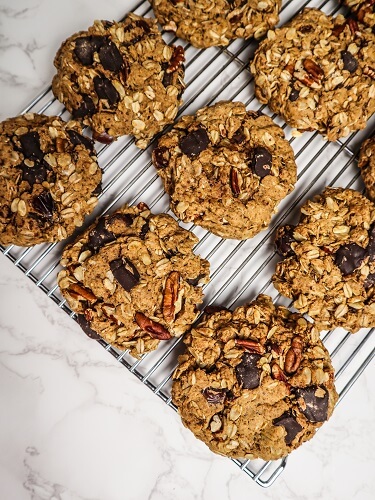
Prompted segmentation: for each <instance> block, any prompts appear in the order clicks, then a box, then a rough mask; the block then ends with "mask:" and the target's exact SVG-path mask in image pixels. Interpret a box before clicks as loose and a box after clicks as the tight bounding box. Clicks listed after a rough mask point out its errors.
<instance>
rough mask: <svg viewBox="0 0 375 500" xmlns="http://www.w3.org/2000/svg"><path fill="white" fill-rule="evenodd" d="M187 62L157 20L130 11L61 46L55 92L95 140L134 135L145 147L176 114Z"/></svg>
mask: <svg viewBox="0 0 375 500" xmlns="http://www.w3.org/2000/svg"><path fill="white" fill-rule="evenodd" d="M184 59H185V58H184V49H183V48H182V47H180V46H179V47H174V46H169V45H167V44H166V43H165V42H164V40H163V39H162V37H161V34H160V32H159V30H158V28H157V24H156V21H155V20H154V19H146V18H143V17H139V16H136V15H135V14H132V13H130V14H128V15H127V16H126V18H125V20H124V21H123V22H118V23H117V22H109V21H95V23H94V25H93V26H91V27H90V28H89V29H88V30H87V31H80V32H79V33H76V34H75V35H73V36H71V37H70V38H68V39H67V40H66V41H65V42H64V43H63V44H62V45H61V47H60V49H59V51H58V52H57V54H56V57H55V61H54V63H55V66H56V68H57V74H56V75H55V77H54V78H53V82H52V90H53V93H54V94H55V96H56V97H57V99H59V101H61V102H62V103H64V104H65V106H66V108H67V109H68V111H69V112H70V113H72V114H73V117H74V118H76V119H81V120H83V123H84V124H85V125H89V126H90V127H91V128H92V130H93V136H94V139H96V140H97V141H100V142H104V143H110V142H112V141H113V140H114V139H116V138H117V137H119V136H121V135H127V134H132V135H134V137H135V138H136V140H137V141H136V144H137V146H138V147H140V148H145V147H146V146H147V144H148V142H149V141H150V139H151V138H152V137H153V136H154V135H155V134H157V133H158V132H160V131H161V130H162V129H163V127H164V126H165V125H166V124H168V123H171V122H173V120H174V118H175V117H176V115H177V110H178V106H179V105H180V104H181V102H182V101H181V94H182V92H183V90H184V83H183V77H184V68H183V61H184Z"/></svg>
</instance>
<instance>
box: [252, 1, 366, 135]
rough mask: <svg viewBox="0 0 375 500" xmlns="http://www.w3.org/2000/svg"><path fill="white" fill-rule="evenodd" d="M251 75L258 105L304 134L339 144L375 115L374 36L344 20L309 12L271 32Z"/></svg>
mask: <svg viewBox="0 0 375 500" xmlns="http://www.w3.org/2000/svg"><path fill="white" fill-rule="evenodd" d="M251 71H252V73H253V75H254V81H255V94H256V96H257V97H258V99H259V100H260V101H261V102H262V103H267V104H268V105H269V106H270V108H271V109H272V110H273V111H274V112H275V113H278V114H280V115H281V116H282V117H283V118H284V120H285V121H286V122H287V123H288V124H289V125H290V126H291V127H295V128H296V129H297V130H299V131H301V132H303V131H313V130H317V131H318V132H320V133H321V134H323V135H324V136H325V137H326V138H327V139H328V140H329V141H335V140H337V139H338V138H340V137H345V136H347V135H348V134H350V133H351V132H353V131H355V130H359V129H363V128H364V127H365V126H366V122H367V120H368V119H369V118H370V117H371V115H372V114H373V113H374V112H375V35H374V34H373V33H372V31H371V30H370V29H365V27H364V26H361V28H359V27H358V24H357V22H356V21H355V20H354V19H345V18H344V17H343V16H342V15H339V16H337V17H335V18H334V17H332V16H327V15H326V14H324V12H321V11H320V10H317V9H305V10H304V11H303V12H302V13H301V14H299V15H297V16H296V17H295V18H294V19H293V20H292V21H291V22H290V23H288V24H286V25H284V26H283V27H281V28H279V29H277V30H275V31H269V32H268V35H267V39H266V40H264V41H263V42H262V43H261V44H260V46H259V48H258V50H257V51H256V53H255V56H254V60H253V61H252V63H251Z"/></svg>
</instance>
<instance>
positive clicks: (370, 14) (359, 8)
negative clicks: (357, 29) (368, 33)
mask: <svg viewBox="0 0 375 500" xmlns="http://www.w3.org/2000/svg"><path fill="white" fill-rule="evenodd" d="M343 3H344V4H345V5H347V6H348V7H349V8H350V9H351V10H352V12H353V13H354V14H355V15H356V17H357V19H358V21H360V22H361V23H363V24H366V25H367V26H370V27H371V28H373V27H374V26H375V0H343Z"/></svg>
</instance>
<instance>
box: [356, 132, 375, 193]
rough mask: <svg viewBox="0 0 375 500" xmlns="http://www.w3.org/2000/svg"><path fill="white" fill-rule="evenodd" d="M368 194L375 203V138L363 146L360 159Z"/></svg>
mask: <svg viewBox="0 0 375 500" xmlns="http://www.w3.org/2000/svg"><path fill="white" fill-rule="evenodd" d="M358 166H359V168H360V169H361V175H362V179H363V182H364V183H365V186H366V194H367V196H368V197H369V198H370V200H372V201H375V136H373V137H370V138H369V139H367V140H366V141H365V142H364V143H363V144H362V146H361V149H360V152H359V158H358Z"/></svg>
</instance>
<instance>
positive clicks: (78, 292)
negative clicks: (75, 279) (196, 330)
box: [68, 283, 97, 303]
mask: <svg viewBox="0 0 375 500" xmlns="http://www.w3.org/2000/svg"><path fill="white" fill-rule="evenodd" d="M68 292H69V293H70V295H71V296H72V297H74V298H78V299H79V298H80V297H81V298H82V299H85V300H88V301H89V302H90V303H93V302H96V300H97V299H96V297H95V295H94V294H93V293H92V291H91V290H88V289H87V288H85V287H83V286H81V285H79V284H78V283H72V284H71V285H70V287H69V288H68ZM71 292H73V293H71ZM77 296H78V297H77Z"/></svg>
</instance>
